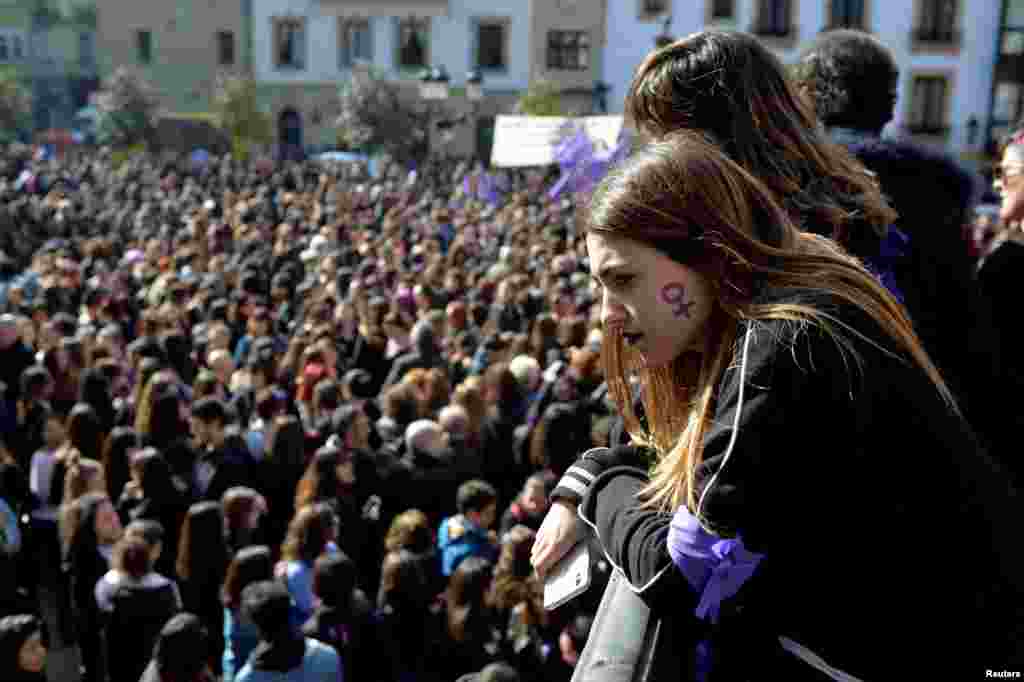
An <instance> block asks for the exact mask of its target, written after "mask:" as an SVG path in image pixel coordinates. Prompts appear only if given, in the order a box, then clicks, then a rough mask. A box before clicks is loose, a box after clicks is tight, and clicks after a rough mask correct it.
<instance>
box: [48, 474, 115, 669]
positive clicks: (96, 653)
mask: <svg viewBox="0 0 1024 682" xmlns="http://www.w3.org/2000/svg"><path fill="white" fill-rule="evenodd" d="M61 532H62V535H63V536H64V539H65V542H64V565H65V570H66V571H67V573H68V575H69V576H70V579H71V606H72V613H73V616H74V623H75V630H76V634H77V639H78V646H79V649H80V650H81V653H82V666H83V668H84V670H85V672H84V676H83V680H85V681H86V682H102V680H104V679H105V678H104V670H103V651H102V647H101V638H100V627H101V623H102V620H101V617H100V612H99V608H98V606H97V604H96V596H95V592H94V590H95V588H96V583H97V582H98V581H99V579H100V578H102V577H103V576H104V575H105V574H106V573H107V571H108V570H109V569H110V557H111V553H112V551H113V546H114V543H115V542H117V541H118V540H119V539H120V538H121V533H122V529H121V520H120V519H119V518H118V517H117V512H115V511H114V506H113V505H112V504H111V503H110V498H108V497H107V496H106V495H105V494H103V493H98V492H94V493H87V494H86V495H83V496H82V497H80V498H78V499H77V500H75V501H74V502H73V503H71V504H70V505H68V506H67V508H66V509H65V510H64V512H63V517H62V519H61Z"/></svg>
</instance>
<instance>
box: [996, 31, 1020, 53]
mask: <svg viewBox="0 0 1024 682" xmlns="http://www.w3.org/2000/svg"><path fill="white" fill-rule="evenodd" d="M999 54H1001V55H1003V56H1006V57H1010V56H1017V55H1021V54H1024V31H1021V30H1013V29H1006V30H1004V31H1003V41H1002V45H1001V46H1000V48H999Z"/></svg>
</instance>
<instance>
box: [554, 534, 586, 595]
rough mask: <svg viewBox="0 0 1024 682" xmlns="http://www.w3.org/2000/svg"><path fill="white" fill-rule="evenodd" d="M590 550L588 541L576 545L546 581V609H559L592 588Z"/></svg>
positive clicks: (555, 566) (584, 540)
mask: <svg viewBox="0 0 1024 682" xmlns="http://www.w3.org/2000/svg"><path fill="white" fill-rule="evenodd" d="M590 580H591V571H590V550H589V549H588V546H587V541H586V539H583V540H580V541H579V542H577V543H576V546H575V547H573V548H572V549H571V550H569V552H568V553H567V554H566V555H565V556H564V557H562V558H561V559H560V560H559V561H558V563H557V564H555V565H554V567H553V568H552V569H551V572H550V573H549V574H548V576H547V577H546V578H545V579H544V608H545V609H546V610H548V611H553V610H554V609H557V608H558V607H559V606H561V605H562V604H565V603H566V602H568V601H569V600H571V599H574V598H576V597H578V596H579V595H581V594H583V593H584V592H586V591H587V588H589V587H590Z"/></svg>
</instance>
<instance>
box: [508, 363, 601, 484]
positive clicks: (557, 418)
mask: <svg viewBox="0 0 1024 682" xmlns="http://www.w3.org/2000/svg"><path fill="white" fill-rule="evenodd" d="M553 385H554V383H552V386H553ZM524 445H526V446H527V447H528V455H527V457H528V459H529V462H530V465H531V466H532V467H533V468H534V469H547V470H549V471H552V472H554V474H555V475H556V476H561V475H562V474H564V473H565V470H566V469H568V468H569V465H570V464H572V463H573V461H574V460H575V458H576V456H577V455H578V454H579V453H581V452H583V451H584V450H587V449H588V448H589V447H590V418H589V415H588V414H587V412H586V411H584V410H583V409H582V408H581V407H580V405H579V404H578V403H565V402H553V403H549V404H548V405H547V408H546V409H545V410H544V411H543V413H542V416H541V418H540V421H539V422H538V423H537V425H536V426H535V427H534V429H533V432H532V433H531V434H530V438H529V440H528V441H527V443H525V444H524Z"/></svg>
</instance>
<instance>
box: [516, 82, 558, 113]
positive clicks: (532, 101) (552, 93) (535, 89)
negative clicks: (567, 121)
mask: <svg viewBox="0 0 1024 682" xmlns="http://www.w3.org/2000/svg"><path fill="white" fill-rule="evenodd" d="M516 110H517V111H518V112H519V113H521V114H523V115H525V116H564V115H565V112H563V111H562V96H561V92H560V91H559V89H558V85H556V84H555V83H552V82H551V81H547V80H535V81H532V82H531V83H530V86H529V88H527V90H526V92H524V93H523V94H522V95H520V96H519V102H518V103H517V105H516Z"/></svg>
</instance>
